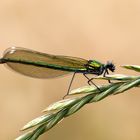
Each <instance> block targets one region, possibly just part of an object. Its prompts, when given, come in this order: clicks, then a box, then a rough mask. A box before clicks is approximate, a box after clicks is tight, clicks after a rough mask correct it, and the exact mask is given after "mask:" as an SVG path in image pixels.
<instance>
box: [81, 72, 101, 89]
mask: <svg viewBox="0 0 140 140" xmlns="http://www.w3.org/2000/svg"><path fill="white" fill-rule="evenodd" d="M83 75H84V76H85V77H86V78H87V79H88V84H89V85H91V84H90V83H92V84H93V85H94V86H95V87H96V88H97V89H98V90H99V91H101V89H100V88H99V87H98V86H97V85H96V84H95V83H94V82H93V81H92V80H93V78H89V77H88V76H87V75H86V73H83Z"/></svg>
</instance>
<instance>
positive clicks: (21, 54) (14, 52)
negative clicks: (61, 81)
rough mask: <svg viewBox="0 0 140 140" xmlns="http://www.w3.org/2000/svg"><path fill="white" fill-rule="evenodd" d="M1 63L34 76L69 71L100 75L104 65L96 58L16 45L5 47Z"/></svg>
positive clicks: (55, 74)
mask: <svg viewBox="0 0 140 140" xmlns="http://www.w3.org/2000/svg"><path fill="white" fill-rule="evenodd" d="M1 63H6V65H7V66H8V67H9V68H11V69H12V70H14V71H16V72H19V73H21V74H23V75H27V76H30V77H35V78H53V77H57V76H61V75H65V74H68V73H70V72H76V73H85V74H95V75H100V74H102V73H103V70H104V66H105V65H104V64H102V63H100V62H98V61H96V60H89V61H88V60H85V59H82V58H78V57H71V56H61V55H51V54H46V53H40V52H37V51H33V50H29V49H24V48H18V47H12V48H9V49H7V50H6V51H5V53H4V55H3V57H2V58H1Z"/></svg>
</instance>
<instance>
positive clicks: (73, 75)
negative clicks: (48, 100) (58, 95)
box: [63, 72, 77, 99]
mask: <svg viewBox="0 0 140 140" xmlns="http://www.w3.org/2000/svg"><path fill="white" fill-rule="evenodd" d="M76 73H77V72H74V73H73V76H72V78H71V81H70V84H69V87H68V91H67V94H66V95H65V96H64V97H63V99H64V98H65V97H66V96H68V95H69V91H70V88H71V86H72V83H73V80H74V77H75V74H76Z"/></svg>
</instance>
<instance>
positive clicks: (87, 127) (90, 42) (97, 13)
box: [0, 0, 140, 140]
mask: <svg viewBox="0 0 140 140" xmlns="http://www.w3.org/2000/svg"><path fill="white" fill-rule="evenodd" d="M11 46H20V47H25V48H30V49H34V50H38V51H41V52H46V53H51V54H62V55H71V56H77V57H82V58H85V59H97V60H99V61H101V62H104V63H105V62H106V61H107V60H113V62H114V63H115V64H116V66H117V70H116V73H124V74H131V75H136V74H137V73H136V72H132V71H128V70H123V69H122V68H120V67H119V66H120V65H123V64H138V65H140V62H139V58H140V56H139V51H140V1H139V0H106V1H105V0H99V1H93V0H86V1H84V0H71V1H69V0H59V1H58V0H51V1H49V0H42V1H39V0H29V1H25V0H12V1H11V0H5V1H0V55H1V56H2V53H3V51H4V50H5V49H6V48H8V47H11ZM70 78H71V75H69V76H66V77H62V78H57V79H52V80H39V79H33V78H29V77H26V76H22V75H20V74H17V73H14V72H12V71H10V70H8V69H7V68H5V67H4V66H3V65H1V66H0V124H1V125H0V139H1V140H11V139H14V138H16V137H17V136H19V135H20V134H21V132H19V129H20V128H21V127H22V126H23V125H25V124H26V123H27V122H28V121H30V120H32V119H34V118H36V117H38V116H40V115H41V111H42V110H43V109H45V108H46V107H47V106H48V105H49V104H51V103H53V102H55V101H58V100H60V99H61V97H62V96H63V95H64V94H65V93H66V91H67V88H68V84H69V81H70ZM83 85H87V83H86V80H85V78H83V76H80V75H79V76H77V77H76V80H75V82H74V85H73V88H76V87H80V86H83ZM139 108H140V94H139V89H132V90H130V91H127V92H125V93H124V94H121V95H117V96H112V97H109V98H106V99H105V100H103V101H101V102H98V103H96V104H90V105H87V106H85V107H83V109H81V110H80V111H79V112H77V113H76V114H74V115H72V116H70V117H68V118H66V119H65V120H63V121H62V122H61V123H60V124H58V125H57V126H55V127H54V128H53V129H51V130H50V131H49V132H47V133H45V134H44V135H42V136H41V137H40V140H56V139H61V140H93V139H94V140H139V139H140V109H139Z"/></svg>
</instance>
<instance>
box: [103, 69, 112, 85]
mask: <svg viewBox="0 0 140 140" xmlns="http://www.w3.org/2000/svg"><path fill="white" fill-rule="evenodd" d="M106 74H109V72H108V70H105V72H104V74H103V76H104V77H106ZM108 82H109V83H111V81H110V80H108Z"/></svg>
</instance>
